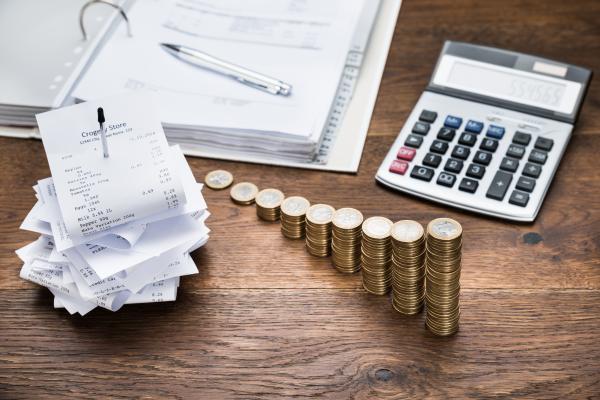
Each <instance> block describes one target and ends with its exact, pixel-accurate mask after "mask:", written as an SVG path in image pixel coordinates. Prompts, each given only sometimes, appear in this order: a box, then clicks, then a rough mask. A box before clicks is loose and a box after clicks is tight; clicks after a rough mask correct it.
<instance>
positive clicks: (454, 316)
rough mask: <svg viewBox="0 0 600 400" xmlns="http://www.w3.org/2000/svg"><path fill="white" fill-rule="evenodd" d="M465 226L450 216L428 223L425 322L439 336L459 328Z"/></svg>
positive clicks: (451, 332)
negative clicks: (461, 265)
mask: <svg viewBox="0 0 600 400" xmlns="http://www.w3.org/2000/svg"><path fill="white" fill-rule="evenodd" d="M461 248H462V227H461V226H460V224H459V223H458V222H456V221H454V220H452V219H450V218H438V219H434V220H433V221H431V222H430V223H429V225H428V226H427V261H426V274H425V276H426V278H425V285H426V292H425V302H426V305H427V314H426V318H425V323H426V325H427V327H428V328H429V330H430V331H431V332H433V333H434V334H436V335H440V336H448V335H452V334H453V333H455V332H456V331H457V330H458V320H459V317H460V306H459V295H460V282H459V281H460V262H461Z"/></svg>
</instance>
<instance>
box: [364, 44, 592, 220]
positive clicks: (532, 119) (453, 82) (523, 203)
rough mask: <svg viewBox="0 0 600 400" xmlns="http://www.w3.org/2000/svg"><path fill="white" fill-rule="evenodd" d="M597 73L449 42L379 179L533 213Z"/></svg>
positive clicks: (527, 216)
mask: <svg viewBox="0 0 600 400" xmlns="http://www.w3.org/2000/svg"><path fill="white" fill-rule="evenodd" d="M590 77H591V72H590V71H588V70H585V69H583V68H579V67H574V66H568V65H565V64H560V63H556V62H553V61H549V60H544V59H540V58H536V57H532V56H528V55H523V54H519V53H513V52H507V51H504V50H498V49H492V48H487V47H482V46H474V45H469V44H465V43H457V42H447V43H446V45H445V46H444V49H443V50H442V54H441V55H440V59H439V60H438V64H437V66H436V71H435V72H434V74H433V76H432V80H431V82H430V84H429V86H428V88H427V90H426V91H425V92H424V93H423V94H422V95H421V98H420V99H419V101H418V103H417V105H416V106H415V108H414V109H413V111H412V113H411V115H410V116H409V118H408V120H407V121H406V124H405V125H404V127H403V128H402V130H401V132H400V134H399V136H398V138H397V139H396V141H395V143H394V145H393V146H392V148H391V149H390V151H389V152H388V155H387V156H386V158H385V159H384V161H383V163H382V164H381V166H380V168H379V170H378V172H377V176H376V179H377V180H378V181H379V182H381V183H383V184H384V185H387V186H390V187H392V188H395V189H398V190H401V191H404V192H407V193H411V194H414V195H417V196H420V197H424V198H427V199H430V200H434V201H438V202H441V203H445V204H448V205H452V206H455V207H459V208H463V209H468V210H471V211H475V212H479V213H483V214H487V215H493V216H497V217H501V218H506V219H511V220H518V221H533V220H534V219H535V217H536V216H537V214H538V212H539V209H540V207H541V203H542V201H543V199H544V196H545V194H546V192H547V190H548V187H549V185H550V182H551V181H552V178H553V176H554V173H555V171H556V169H557V167H558V164H559V162H560V159H561V157H562V154H563V152H564V150H565V148H566V146H567V143H568V141H569V138H570V136H571V132H572V129H573V124H574V123H575V120H576V117H577V115H578V112H579V108H580V106H581V102H582V101H583V97H584V95H585V89H586V88H587V86H588V83H589V79H590Z"/></svg>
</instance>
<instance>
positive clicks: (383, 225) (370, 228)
mask: <svg viewBox="0 0 600 400" xmlns="http://www.w3.org/2000/svg"><path fill="white" fill-rule="evenodd" d="M392 226H393V222H392V221H390V220H389V219H387V218H385V217H370V218H367V219H366V220H365V222H363V224H362V231H363V234H364V235H366V236H367V237H368V238H373V239H386V238H388V237H389V236H390V235H391V234H392ZM367 240H368V239H367Z"/></svg>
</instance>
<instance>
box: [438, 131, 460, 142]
mask: <svg viewBox="0 0 600 400" xmlns="http://www.w3.org/2000/svg"><path fill="white" fill-rule="evenodd" d="M454 135H456V131H455V130H454V129H450V128H440V131H439V132H438V135H437V138H438V139H442V140H447V141H449V142H451V141H452V139H454Z"/></svg>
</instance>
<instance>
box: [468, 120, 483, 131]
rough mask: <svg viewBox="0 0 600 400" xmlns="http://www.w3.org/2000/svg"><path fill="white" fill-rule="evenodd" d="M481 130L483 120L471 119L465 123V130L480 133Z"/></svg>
mask: <svg viewBox="0 0 600 400" xmlns="http://www.w3.org/2000/svg"><path fill="white" fill-rule="evenodd" d="M482 130H483V122H479V121H473V120H472V119H471V120H469V122H467V125H465V131H467V132H472V133H480V132H481V131H482Z"/></svg>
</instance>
